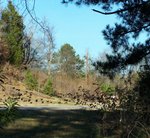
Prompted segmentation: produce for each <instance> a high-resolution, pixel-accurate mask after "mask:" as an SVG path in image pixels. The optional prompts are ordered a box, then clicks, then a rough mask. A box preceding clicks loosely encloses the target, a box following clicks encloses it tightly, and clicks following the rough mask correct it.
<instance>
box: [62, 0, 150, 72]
mask: <svg viewBox="0 0 150 138" xmlns="http://www.w3.org/2000/svg"><path fill="white" fill-rule="evenodd" d="M70 2H72V3H75V4H77V5H98V6H99V7H100V9H101V10H96V9H93V11H95V12H97V13H100V14H104V15H112V14H115V15H117V16H118V17H119V19H120V20H119V22H118V23H115V25H114V26H112V27H111V26H110V25H107V26H106V28H105V30H103V32H102V33H103V35H104V38H105V40H106V41H107V44H108V45H109V46H110V47H111V48H112V54H107V55H106V57H107V60H106V61H105V62H103V61H97V62H96V63H95V66H96V68H97V69H98V70H99V71H100V72H101V73H105V74H109V73H110V72H111V73H113V74H115V73H116V72H118V71H120V70H122V69H126V68H127V67H128V65H136V64H138V63H139V62H141V61H142V60H143V59H145V64H146V65H148V62H149V61H148V55H149V54H150V37H149V32H150V1H149V0H122V1H120V0H63V1H62V3H70Z"/></svg>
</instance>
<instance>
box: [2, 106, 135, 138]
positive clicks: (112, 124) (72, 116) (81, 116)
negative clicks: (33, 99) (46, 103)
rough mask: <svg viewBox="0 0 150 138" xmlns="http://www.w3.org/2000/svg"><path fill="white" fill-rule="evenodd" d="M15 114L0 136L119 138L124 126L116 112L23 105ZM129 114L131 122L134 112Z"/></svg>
mask: <svg viewBox="0 0 150 138" xmlns="http://www.w3.org/2000/svg"><path fill="white" fill-rule="evenodd" d="M18 114H19V116H18V118H17V119H16V120H15V121H14V122H13V123H10V124H8V125H7V127H5V128H4V129H3V130H2V129H1V130H0V138H104V137H105V138H120V137H122V136H123V135H122V134H123V133H124V132H121V131H122V130H121V129H120V127H124V126H125V127H126V125H124V126H120V124H119V116H120V113H119V112H114V113H112V112H107V114H105V113H104V112H99V111H87V110H54V109H53V110H52V109H50V108H43V109H38V110H37V109H34V108H33V109H29V108H25V109H23V110H19V111H18ZM128 115H130V119H129V120H126V122H127V121H129V122H127V123H130V120H133V118H132V117H133V116H134V115H133V113H128ZM105 118H107V121H106V122H105V121H104V120H105ZM125 135H126V134H125ZM126 136H127V135H126Z"/></svg>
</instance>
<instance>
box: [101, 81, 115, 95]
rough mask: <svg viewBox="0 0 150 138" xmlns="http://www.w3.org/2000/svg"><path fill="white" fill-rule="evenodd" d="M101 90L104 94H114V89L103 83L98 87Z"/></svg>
mask: <svg viewBox="0 0 150 138" xmlns="http://www.w3.org/2000/svg"><path fill="white" fill-rule="evenodd" d="M100 88H101V90H102V91H103V92H106V93H108V94H112V93H114V92H115V87H114V86H112V85H110V84H106V83H103V84H102V85H101V86H100Z"/></svg>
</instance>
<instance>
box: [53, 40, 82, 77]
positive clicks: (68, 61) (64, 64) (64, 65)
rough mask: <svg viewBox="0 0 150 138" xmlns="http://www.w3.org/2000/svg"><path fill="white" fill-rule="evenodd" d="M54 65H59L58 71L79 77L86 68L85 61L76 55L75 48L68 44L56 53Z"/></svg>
mask: <svg viewBox="0 0 150 138" xmlns="http://www.w3.org/2000/svg"><path fill="white" fill-rule="evenodd" d="M53 63H57V64H59V65H58V69H59V70H60V71H62V72H64V73H67V74H68V75H69V76H75V75H77V74H78V73H79V72H80V71H81V69H82V67H83V66H84V61H83V60H81V59H80V57H79V55H77V54H76V52H75V50H74V48H73V47H72V46H71V45H70V44H67V43H66V44H64V45H62V46H61V48H60V50H59V51H58V52H56V53H54V57H53Z"/></svg>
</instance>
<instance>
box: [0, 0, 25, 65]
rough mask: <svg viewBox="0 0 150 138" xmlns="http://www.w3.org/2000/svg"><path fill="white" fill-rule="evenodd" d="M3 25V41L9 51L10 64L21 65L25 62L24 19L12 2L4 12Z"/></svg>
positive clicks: (2, 16)
mask: <svg viewBox="0 0 150 138" xmlns="http://www.w3.org/2000/svg"><path fill="white" fill-rule="evenodd" d="M1 25H2V33H3V39H4V40H5V42H6V43H7V46H8V49H9V59H8V60H9V62H10V63H11V64H15V65H20V64H21V63H22V60H23V55H24V49H23V35H24V33H23V30H24V25H23V19H22V16H20V15H19V13H18V11H17V10H16V8H15V6H14V5H13V3H12V2H11V1H9V2H8V5H7V8H6V9H4V10H3V11H2V15H1Z"/></svg>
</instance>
